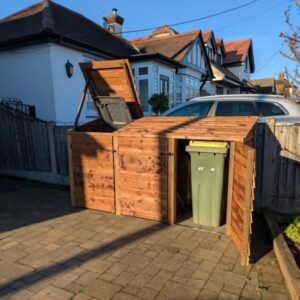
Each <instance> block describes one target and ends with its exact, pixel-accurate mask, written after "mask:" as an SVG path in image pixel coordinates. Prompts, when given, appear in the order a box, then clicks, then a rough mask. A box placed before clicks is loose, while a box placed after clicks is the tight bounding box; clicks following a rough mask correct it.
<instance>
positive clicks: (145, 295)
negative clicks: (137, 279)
mask: <svg viewBox="0 0 300 300" xmlns="http://www.w3.org/2000/svg"><path fill="white" fill-rule="evenodd" d="M157 293H158V292H157V291H155V290H152V289H149V288H146V287H145V288H142V289H139V290H138V292H137V293H136V295H137V296H138V297H139V298H141V299H144V300H152V299H155V297H156V295H157Z"/></svg>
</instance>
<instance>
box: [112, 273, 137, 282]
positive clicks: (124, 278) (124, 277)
mask: <svg viewBox="0 0 300 300" xmlns="http://www.w3.org/2000/svg"><path fill="white" fill-rule="evenodd" d="M134 276H135V274H134V273H131V272H127V271H124V272H122V273H121V274H120V275H119V276H118V277H117V278H116V279H115V280H114V281H113V282H114V283H116V284H119V285H122V286H125V285H127V284H128V283H129V282H130V281H131V280H132V279H133V278H134Z"/></svg>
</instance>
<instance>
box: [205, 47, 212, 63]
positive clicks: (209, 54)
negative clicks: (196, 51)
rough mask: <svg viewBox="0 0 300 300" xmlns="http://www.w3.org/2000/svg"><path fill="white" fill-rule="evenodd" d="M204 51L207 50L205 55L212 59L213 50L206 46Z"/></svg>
mask: <svg viewBox="0 0 300 300" xmlns="http://www.w3.org/2000/svg"><path fill="white" fill-rule="evenodd" d="M206 51H207V55H208V58H209V60H212V56H213V51H212V49H211V48H210V47H206Z"/></svg>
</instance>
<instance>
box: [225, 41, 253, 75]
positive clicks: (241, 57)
mask: <svg viewBox="0 0 300 300" xmlns="http://www.w3.org/2000/svg"><path fill="white" fill-rule="evenodd" d="M224 48H225V52H226V56H225V58H224V65H225V66H231V65H239V64H242V63H244V62H245V60H246V58H247V57H248V56H249V60H250V69H251V72H254V68H255V67H254V57H253V49H252V39H250V38H246V39H240V40H236V41H231V42H225V43H224Z"/></svg>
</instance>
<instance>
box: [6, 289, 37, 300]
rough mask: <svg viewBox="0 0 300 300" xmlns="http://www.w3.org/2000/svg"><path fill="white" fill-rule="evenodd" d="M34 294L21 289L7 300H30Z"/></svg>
mask: <svg viewBox="0 0 300 300" xmlns="http://www.w3.org/2000/svg"><path fill="white" fill-rule="evenodd" d="M33 295H34V294H33V293H32V292H30V291H28V290H26V289H22V290H20V291H18V292H15V293H14V294H13V295H12V296H11V297H10V298H9V299H10V300H27V299H30V297H32V296H33Z"/></svg>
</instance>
